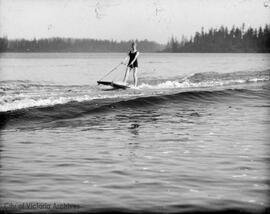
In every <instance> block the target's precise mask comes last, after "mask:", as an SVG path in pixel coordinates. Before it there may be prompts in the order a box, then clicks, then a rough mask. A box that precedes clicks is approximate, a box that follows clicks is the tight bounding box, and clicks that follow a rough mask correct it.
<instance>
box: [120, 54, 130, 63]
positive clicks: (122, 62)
mask: <svg viewBox="0 0 270 214" xmlns="http://www.w3.org/2000/svg"><path fill="white" fill-rule="evenodd" d="M128 58H129V55H127V56H126V57H125V59H124V60H123V61H122V62H121V64H124V65H125V62H126V61H127V59H128Z"/></svg>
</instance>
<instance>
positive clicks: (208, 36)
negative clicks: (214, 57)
mask: <svg viewBox="0 0 270 214" xmlns="http://www.w3.org/2000/svg"><path fill="white" fill-rule="evenodd" d="M164 52H180V53H181V52H198V53H202V52H210V53H211V52H215V53H217V52H262V53H266V52H267V53H269V52H270V26H269V25H266V26H265V27H264V29H263V28H262V27H260V28H259V29H253V28H248V29H247V30H245V25H244V24H243V25H242V27H241V28H238V27H235V26H234V27H232V29H228V28H227V27H224V26H221V27H220V28H219V29H213V28H211V29H210V30H209V31H208V32H204V29H203V28H202V29H201V32H196V33H195V36H194V37H191V38H190V39H189V40H188V39H186V38H185V37H183V36H182V39H181V41H180V42H178V40H177V39H176V37H173V36H172V37H171V39H170V40H169V41H168V43H167V45H166V47H165V49H164Z"/></svg>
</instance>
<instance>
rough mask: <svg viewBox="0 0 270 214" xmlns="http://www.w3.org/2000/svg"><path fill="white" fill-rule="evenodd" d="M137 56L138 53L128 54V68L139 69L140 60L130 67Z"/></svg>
mask: <svg viewBox="0 0 270 214" xmlns="http://www.w3.org/2000/svg"><path fill="white" fill-rule="evenodd" d="M136 54H137V51H136V52H134V53H132V52H131V51H129V53H128V55H129V62H128V67H130V68H137V67H138V60H137V59H136V60H135V61H134V62H133V64H132V65H130V63H131V62H132V61H133V60H134V58H135V56H136Z"/></svg>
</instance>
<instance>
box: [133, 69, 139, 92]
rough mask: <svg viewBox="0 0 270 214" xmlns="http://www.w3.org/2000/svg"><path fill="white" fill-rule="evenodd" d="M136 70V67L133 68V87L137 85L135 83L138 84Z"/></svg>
mask: <svg viewBox="0 0 270 214" xmlns="http://www.w3.org/2000/svg"><path fill="white" fill-rule="evenodd" d="M137 70H138V68H137V67H135V68H133V79H134V86H135V87H137V84H138V77H137Z"/></svg>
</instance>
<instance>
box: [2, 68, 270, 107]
mask: <svg viewBox="0 0 270 214" xmlns="http://www.w3.org/2000/svg"><path fill="white" fill-rule="evenodd" d="M269 80H270V70H266V71H260V72H234V73H224V74H220V73H216V72H207V73H195V74H190V75H187V76H184V77H183V76H182V77H172V78H160V77H159V78H157V77H156V78H152V79H151V78H149V77H148V78H141V79H140V82H141V84H140V85H139V86H138V87H137V88H133V87H132V88H131V89H130V90H126V91H125V92H123V91H121V92H120V91H116V92H115V93H112V92H109V91H108V92H105V91H102V90H101V89H100V88H98V87H97V86H93V85H92V86H91V85H55V84H52V83H47V82H42V83H36V82H31V81H28V80H26V81H24V80H20V81H0V112H7V111H15V110H19V109H26V108H33V107H46V106H55V105H59V104H66V103H69V102H84V101H92V100H97V99H100V100H104V99H112V100H113V99H116V98H119V99H124V98H126V97H134V96H135V97H138V96H143V95H147V94H154V95H159V94H162V93H163V92H166V93H170V92H168V89H181V90H182V89H183V90H191V89H197V90H206V88H207V89H211V90H215V89H217V87H220V86H235V85H239V84H248V83H257V82H264V81H269ZM134 89H137V91H139V92H138V93H134ZM149 90H150V91H149ZM171 93H176V92H175V90H173V91H172V92H171Z"/></svg>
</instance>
